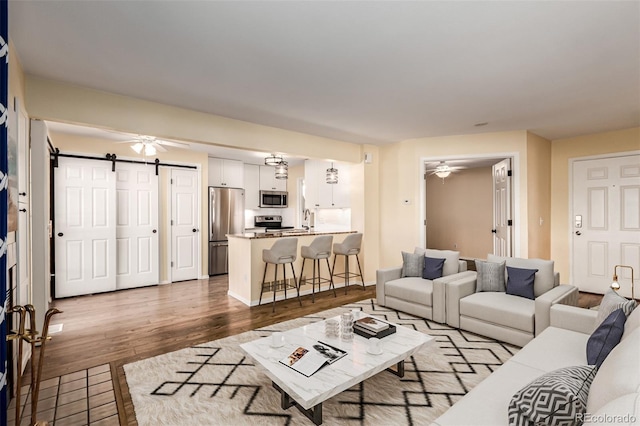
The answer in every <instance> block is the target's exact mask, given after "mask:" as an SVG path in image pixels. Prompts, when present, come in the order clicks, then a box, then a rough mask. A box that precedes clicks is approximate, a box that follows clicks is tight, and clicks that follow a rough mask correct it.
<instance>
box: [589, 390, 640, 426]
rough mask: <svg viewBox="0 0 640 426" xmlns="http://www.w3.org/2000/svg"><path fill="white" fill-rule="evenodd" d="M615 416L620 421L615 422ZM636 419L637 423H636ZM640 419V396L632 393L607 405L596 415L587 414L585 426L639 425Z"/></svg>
mask: <svg viewBox="0 0 640 426" xmlns="http://www.w3.org/2000/svg"><path fill="white" fill-rule="evenodd" d="M613 416H619V417H617V418H618V419H620V420H617V419H616V420H615V421H614V422H613V423H610V422H611V421H612V420H614V417H613ZM634 419H635V421H634ZM638 419H640V396H638V394H637V393H630V394H627V395H625V396H621V397H620V398H616V399H614V400H613V401H610V402H608V403H607V404H605V405H604V406H603V407H602V408H601V409H599V410H598V411H596V412H595V413H587V414H586V415H585V416H584V421H585V423H584V425H599V426H602V425H604V424H612V425H616V426H624V425H628V426H631V425H638Z"/></svg>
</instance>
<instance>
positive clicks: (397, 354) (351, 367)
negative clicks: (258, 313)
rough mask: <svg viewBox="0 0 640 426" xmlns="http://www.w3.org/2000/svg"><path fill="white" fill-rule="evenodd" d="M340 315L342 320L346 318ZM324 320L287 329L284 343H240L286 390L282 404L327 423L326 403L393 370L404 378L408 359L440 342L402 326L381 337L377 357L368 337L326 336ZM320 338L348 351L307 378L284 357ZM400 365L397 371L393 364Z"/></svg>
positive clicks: (282, 390)
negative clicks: (371, 351)
mask: <svg viewBox="0 0 640 426" xmlns="http://www.w3.org/2000/svg"><path fill="white" fill-rule="evenodd" d="M334 319H336V320H338V321H340V317H339V316H338V317H335V318H334ZM324 323H325V322H324V321H319V322H316V323H313V324H309V325H305V326H303V327H299V328H295V329H293V330H289V331H285V332H283V335H284V339H285V343H284V345H283V346H281V347H278V348H274V347H271V342H272V340H271V337H264V338H262V339H257V340H254V341H252V342H248V343H244V344H242V345H240V347H241V348H242V349H243V350H244V351H245V352H246V353H247V354H248V355H249V356H250V357H251V358H253V360H254V361H255V362H256V363H257V364H258V365H260V366H262V367H263V368H264V371H265V373H266V375H267V376H268V377H269V378H270V379H271V381H272V382H273V386H274V388H276V389H277V390H278V391H279V392H280V394H281V405H282V408H283V409H288V408H290V407H291V406H292V405H296V406H297V407H298V408H299V409H300V411H301V412H302V413H303V414H304V415H305V416H307V417H308V418H309V419H311V420H312V421H313V422H314V423H315V424H317V425H319V424H322V403H323V402H324V401H326V400H327V399H329V398H331V397H332V396H335V395H337V394H339V393H340V392H343V391H345V390H347V389H349V388H350V387H352V386H353V385H356V384H358V383H360V382H362V381H364V380H365V379H367V378H369V377H372V376H374V375H376V374H378V373H379V372H381V371H383V370H385V369H388V370H389V371H391V372H392V373H394V374H396V375H398V376H400V377H402V376H403V375H404V361H405V360H406V359H407V358H408V357H410V356H411V355H413V354H414V353H416V352H418V351H420V350H421V349H422V348H424V347H426V346H429V345H431V344H434V343H435V339H434V338H433V337H432V336H429V335H428V334H424V333H420V332H417V331H415V330H411V329H409V328H407V327H403V326H401V325H396V330H397V331H396V332H395V333H394V334H392V335H390V336H387V337H384V338H382V339H380V342H381V343H382V353H381V354H379V355H372V354H369V353H368V352H367V347H368V339H366V338H364V337H361V336H358V335H354V338H353V340H352V341H350V342H345V341H342V340H341V339H340V338H332V339H330V338H327V337H326V336H325V334H324V327H325V324H324ZM317 341H323V342H325V343H328V344H329V345H332V346H335V347H338V348H340V349H343V350H345V351H347V355H346V356H345V357H344V358H341V359H339V360H338V361H336V362H334V363H333V364H331V365H327V366H325V367H323V368H322V369H320V370H319V371H318V372H316V373H315V374H313V375H312V376H311V377H305V376H304V375H302V374H300V373H298V372H297V371H295V370H293V369H292V368H289V367H287V366H285V365H283V364H281V363H280V362H279V361H280V360H281V359H284V358H285V357H286V356H288V355H289V354H291V353H292V352H293V351H294V350H295V349H296V348H298V347H300V346H302V347H305V348H308V349H310V348H312V347H313V344H314V343H315V342H317ZM394 365H395V366H396V368H395V370H392V369H390V368H389V367H392V366H394Z"/></svg>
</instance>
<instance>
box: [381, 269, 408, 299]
mask: <svg viewBox="0 0 640 426" xmlns="http://www.w3.org/2000/svg"><path fill="white" fill-rule="evenodd" d="M399 278H402V267H400V266H397V267H395V268H386V269H378V270H377V271H376V301H377V303H378V305H380V306H385V301H384V284H385V283H386V282H387V281H391V280H397V279H399Z"/></svg>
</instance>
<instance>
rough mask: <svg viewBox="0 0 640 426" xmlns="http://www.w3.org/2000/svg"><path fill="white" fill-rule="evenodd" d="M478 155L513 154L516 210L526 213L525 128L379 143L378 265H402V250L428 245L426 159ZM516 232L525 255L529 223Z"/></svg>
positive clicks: (521, 253)
mask: <svg viewBox="0 0 640 426" xmlns="http://www.w3.org/2000/svg"><path fill="white" fill-rule="evenodd" d="M474 156H482V157H510V156H513V157H514V158H515V161H514V163H515V164H514V170H516V172H517V174H516V176H515V178H514V181H515V184H514V186H515V190H516V191H517V194H516V196H519V197H518V198H517V200H516V202H515V204H516V205H515V209H514V210H515V215H516V217H517V215H523V213H522V212H527V193H526V189H527V133H526V132H525V131H514V132H501V133H484V134H478V135H460V136H445V137H434V138H422V139H410V140H406V141H403V142H399V143H395V144H391V145H385V146H382V147H380V160H381V161H380V252H381V253H380V267H390V266H394V265H399V264H400V263H401V262H402V256H401V254H400V253H401V251H402V250H404V251H407V250H413V248H414V247H415V246H424V235H425V234H424V226H423V224H422V223H421V218H422V216H423V215H424V210H425V207H424V204H423V202H424V198H425V195H424V193H423V191H424V184H423V183H422V182H424V180H423V179H422V168H423V162H424V159H436V158H437V159H448V158H469V157H474ZM404 200H408V204H405V203H404ZM516 234H517V235H516V236H515V240H516V255H518V256H523V257H526V256H527V252H528V241H527V232H526V226H518V224H517V223H516Z"/></svg>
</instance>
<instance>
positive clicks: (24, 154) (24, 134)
mask: <svg viewBox="0 0 640 426" xmlns="http://www.w3.org/2000/svg"><path fill="white" fill-rule="evenodd" d="M16 104H17V105H16V109H17V116H18V238H17V240H18V292H17V295H16V305H22V306H24V305H26V304H29V303H31V204H30V202H29V200H30V197H29V193H30V191H31V190H30V182H29V176H30V173H29V172H30V170H31V163H30V158H29V155H30V150H29V118H28V117H27V116H26V115H25V114H24V113H23V112H22V109H21V108H20V106H19V103H18V102H17V101H16Z"/></svg>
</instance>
